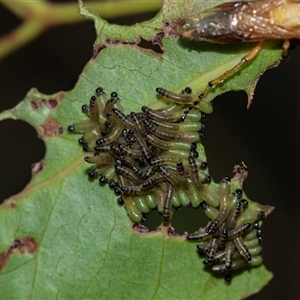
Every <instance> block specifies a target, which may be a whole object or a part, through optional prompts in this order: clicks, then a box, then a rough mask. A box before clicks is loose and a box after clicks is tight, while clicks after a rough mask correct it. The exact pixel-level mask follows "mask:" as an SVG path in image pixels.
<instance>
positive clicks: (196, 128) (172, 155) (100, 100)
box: [68, 88, 218, 222]
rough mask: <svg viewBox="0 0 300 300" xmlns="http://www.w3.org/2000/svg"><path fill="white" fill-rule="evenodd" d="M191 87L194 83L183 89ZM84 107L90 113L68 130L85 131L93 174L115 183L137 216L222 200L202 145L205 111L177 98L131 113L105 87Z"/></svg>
mask: <svg viewBox="0 0 300 300" xmlns="http://www.w3.org/2000/svg"><path fill="white" fill-rule="evenodd" d="M162 92H166V91H165V90H161V93H162ZM188 93H191V90H190V89H189V88H186V89H185V90H184V91H182V95H184V94H188ZM82 111H83V112H84V113H85V114H86V115H87V116H88V117H89V118H88V119H85V120H82V121H79V122H77V123H75V124H73V125H71V126H69V128H68V130H69V131H70V132H76V133H83V136H82V137H81V138H80V139H79V143H80V144H81V145H82V147H83V150H84V151H87V152H90V153H93V156H86V157H85V158H84V159H85V161H86V162H87V163H91V164H93V165H94V166H93V168H92V169H91V170H90V171H89V173H88V176H89V177H90V178H99V181H100V183H101V184H106V183H107V184H109V186H110V187H112V188H113V189H114V191H115V193H116V194H118V195H120V197H119V198H118V203H119V204H124V205H125V208H126V211H127V214H128V215H129V217H130V218H131V219H132V220H133V221H134V222H140V221H141V220H142V219H143V218H144V217H145V216H146V215H147V213H149V211H150V210H151V209H158V211H159V212H160V213H161V214H162V215H163V219H164V221H165V222H169V220H170V218H171V215H172V208H173V207H175V208H178V207H180V206H188V205H192V206H193V207H199V205H200V203H201V201H202V200H203V199H204V200H205V201H207V202H208V203H210V205H212V206H213V207H217V206H218V203H217V202H216V201H214V199H213V197H212V193H213V192H212V190H211V189H210V187H209V183H210V182H211V177H210V176H209V175H208V174H207V172H206V169H207V163H206V162H205V161H204V160H202V159H200V158H199V153H198V152H197V150H196V142H198V141H200V139H201V137H202V136H203V132H202V129H203V128H204V124H203V122H202V121H203V119H205V117H206V115H205V114H204V113H202V112H200V111H199V110H197V109H195V110H190V109H186V110H184V109H183V108H182V106H181V105H178V104H171V105H169V106H167V107H165V108H163V109H158V110H153V109H150V108H149V107H146V106H144V107H142V112H139V113H134V112H132V113H130V114H129V115H125V114H124V113H123V108H122V106H121V102H120V99H119V98H118V95H117V93H116V92H113V93H111V95H110V98H109V99H108V97H107V95H106V94H105V92H104V91H103V89H102V88H98V89H97V90H96V94H95V95H94V96H92V97H91V99H90V103H89V105H83V107H82Z"/></svg>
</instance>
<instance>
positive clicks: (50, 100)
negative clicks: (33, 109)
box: [48, 99, 58, 108]
mask: <svg viewBox="0 0 300 300" xmlns="http://www.w3.org/2000/svg"><path fill="white" fill-rule="evenodd" d="M48 103H49V105H48V107H50V108H55V107H56V106H57V105H58V102H57V100H56V99H49V100H48Z"/></svg>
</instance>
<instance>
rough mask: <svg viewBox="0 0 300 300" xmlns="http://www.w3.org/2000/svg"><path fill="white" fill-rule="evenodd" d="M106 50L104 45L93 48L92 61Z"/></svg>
mask: <svg viewBox="0 0 300 300" xmlns="http://www.w3.org/2000/svg"><path fill="white" fill-rule="evenodd" d="M105 48H106V46H105V45H103V44H101V45H95V46H94V48H93V57H92V59H96V58H97V56H98V54H99V53H100V52H101V51H102V50H104V49H105Z"/></svg>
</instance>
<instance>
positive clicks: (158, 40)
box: [152, 32, 165, 48]
mask: <svg viewBox="0 0 300 300" xmlns="http://www.w3.org/2000/svg"><path fill="white" fill-rule="evenodd" d="M164 36H165V34H164V33H163V32H159V33H158V34H157V35H156V36H155V37H154V39H153V40H152V43H153V45H159V47H160V48H162V39H163V38H164Z"/></svg>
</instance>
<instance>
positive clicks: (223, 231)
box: [187, 177, 265, 282]
mask: <svg viewBox="0 0 300 300" xmlns="http://www.w3.org/2000/svg"><path fill="white" fill-rule="evenodd" d="M217 194H218V197H219V199H218V200H219V206H218V208H217V209H216V208H214V207H212V206H211V205H209V204H208V203H207V202H206V201H202V202H201V203H200V207H201V208H202V210H203V211H204V213H205V214H206V216H207V217H208V218H209V220H210V222H209V224H208V225H207V226H206V227H205V228H203V229H200V230H199V231H198V232H196V233H190V234H188V235H187V240H189V241H203V242H202V243H201V244H199V245H197V249H198V252H199V254H200V255H204V256H205V259H204V261H203V263H204V264H205V265H207V266H209V267H211V270H212V271H213V273H222V274H225V280H226V281H227V282H230V281H231V274H232V272H233V271H234V270H237V269H240V268H243V267H246V266H258V265H260V264H261V263H262V260H263V259H262V247H261V242H262V240H263V237H262V230H261V228H260V226H261V220H263V219H264V218H265V213H264V212H263V211H260V210H250V209H249V208H248V206H249V202H248V200H247V199H245V198H244V197H243V196H244V195H243V194H244V193H243V191H242V190H241V189H240V188H236V186H234V187H231V183H230V178H229V177H225V178H224V179H223V180H222V182H221V183H220V185H219V188H218V193H217Z"/></svg>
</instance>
